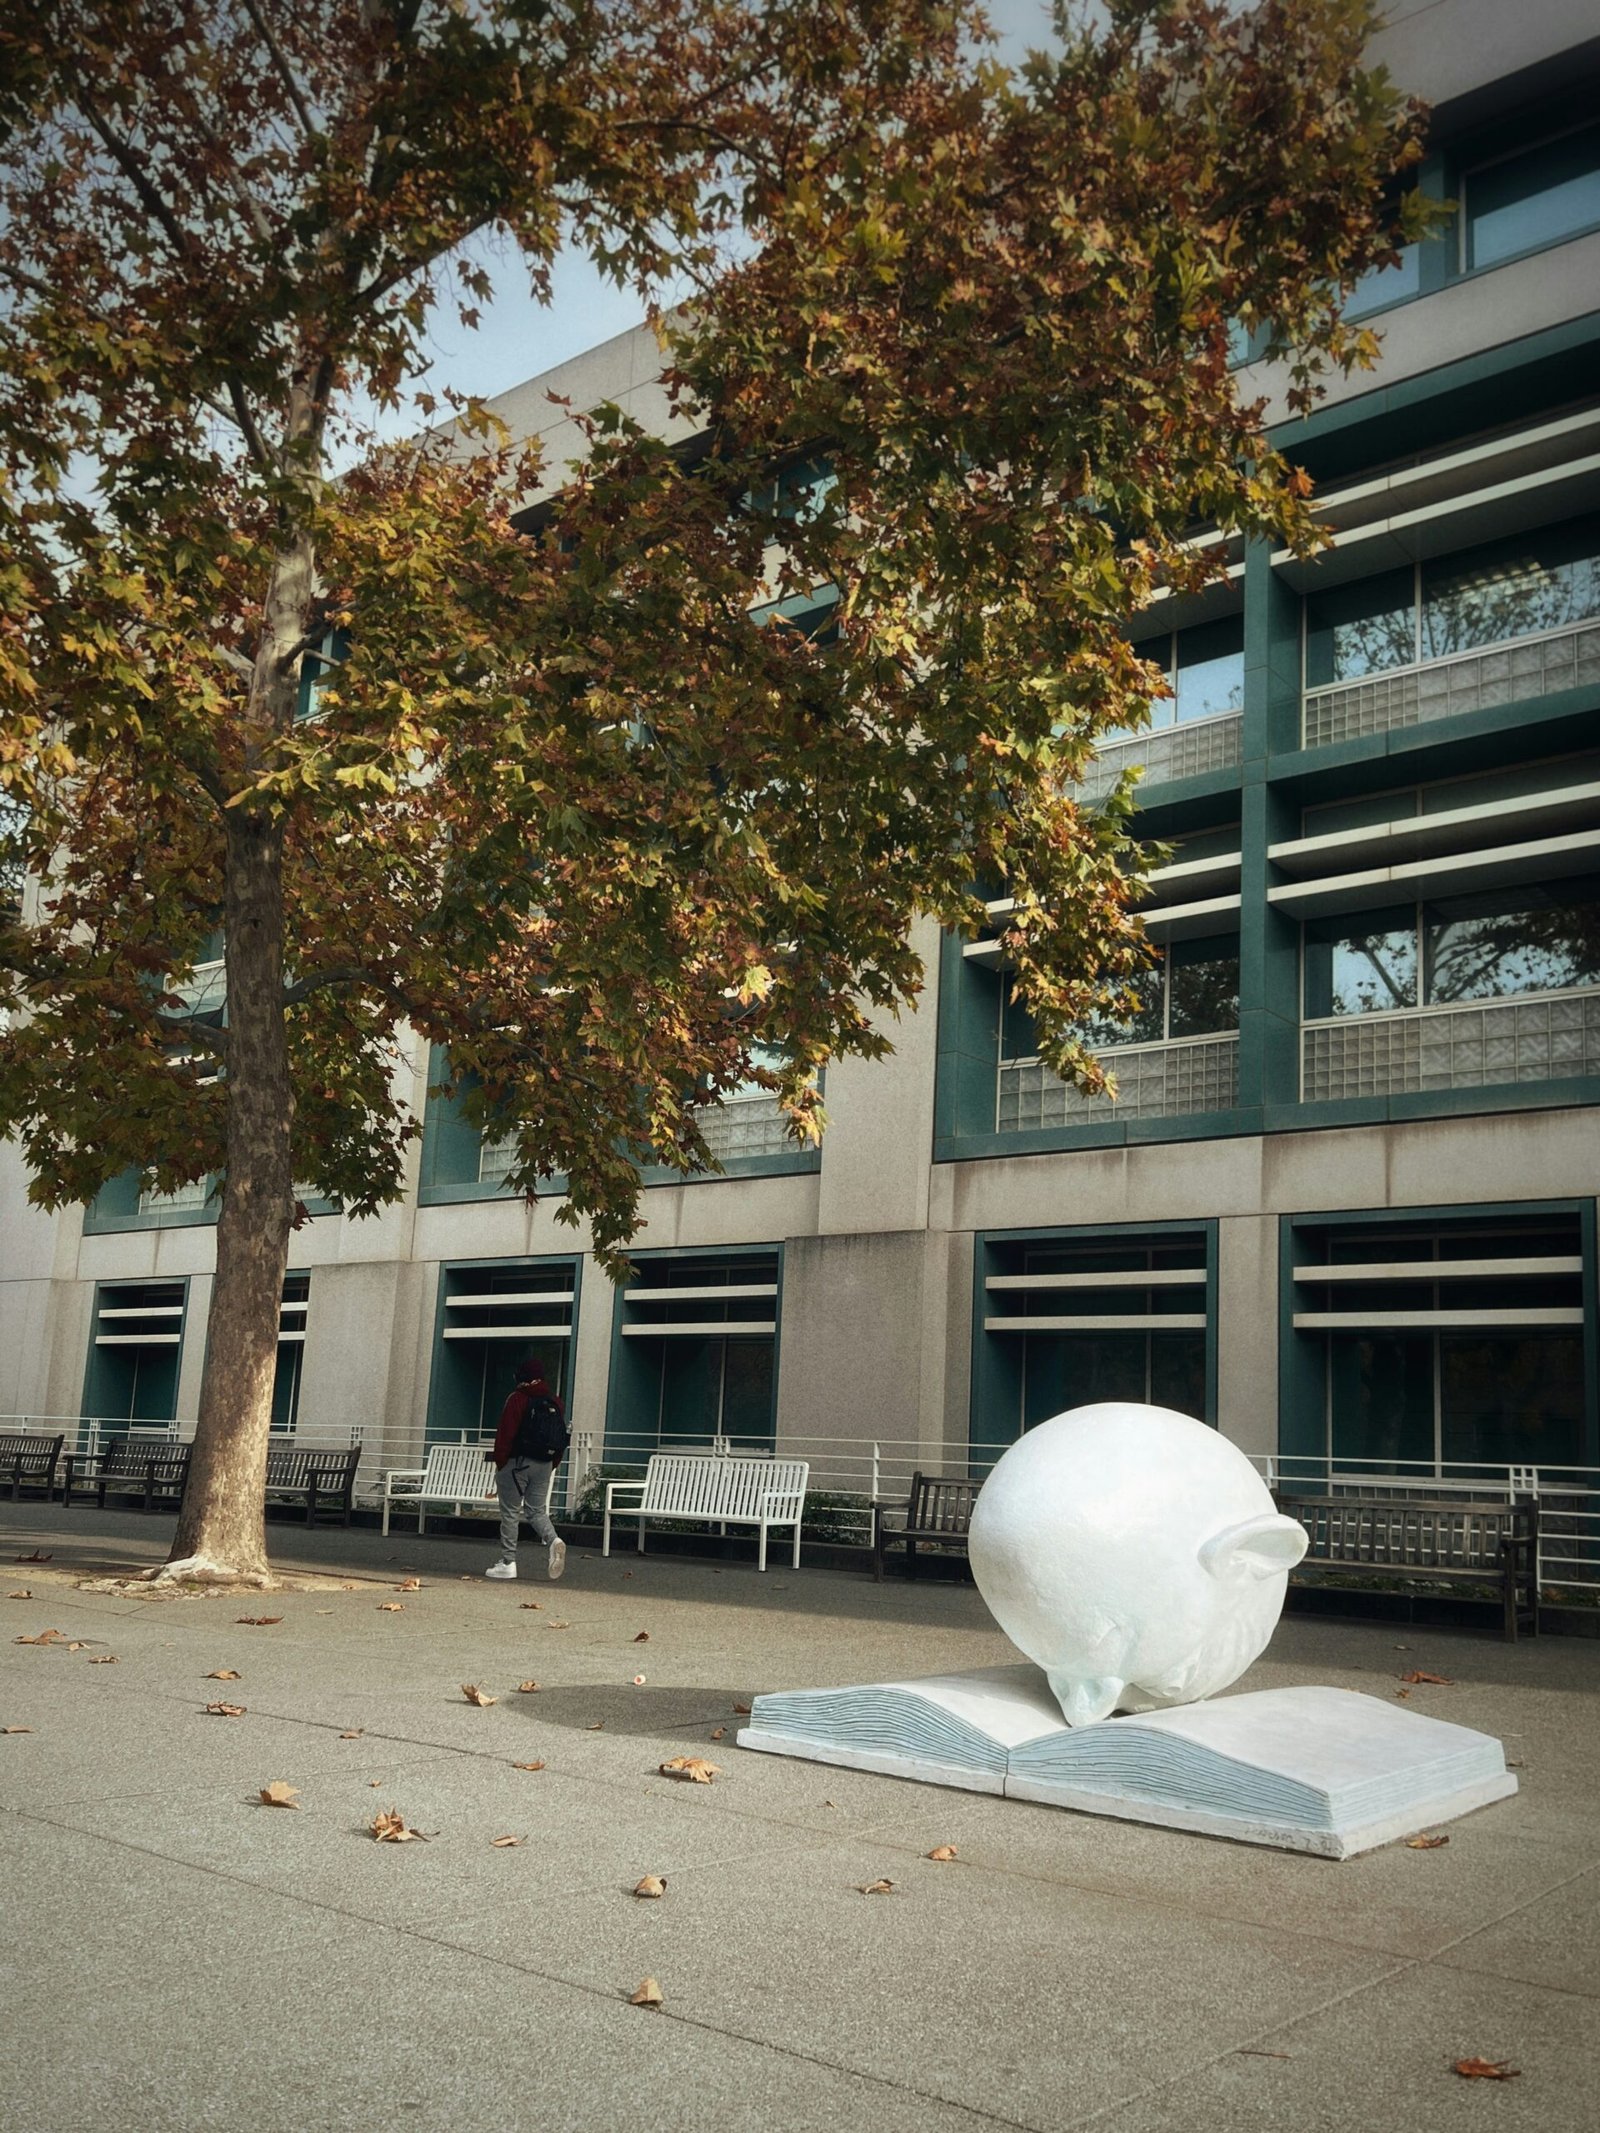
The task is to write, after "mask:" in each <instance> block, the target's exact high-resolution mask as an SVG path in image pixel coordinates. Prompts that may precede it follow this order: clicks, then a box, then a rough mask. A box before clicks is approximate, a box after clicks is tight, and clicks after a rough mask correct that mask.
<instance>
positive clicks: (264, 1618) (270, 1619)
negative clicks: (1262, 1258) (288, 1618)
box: [235, 1615, 283, 1629]
mask: <svg viewBox="0 0 1600 2133" xmlns="http://www.w3.org/2000/svg"><path fill="white" fill-rule="evenodd" d="M235 1620H236V1621H239V1622H242V1623H243V1624H244V1626H245V1628H246V1629H271V1627H272V1625H273V1624H274V1623H275V1622H281V1621H282V1620H283V1617H282V1615H238V1616H236V1617H235Z"/></svg>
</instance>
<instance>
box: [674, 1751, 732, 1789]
mask: <svg viewBox="0 0 1600 2133" xmlns="http://www.w3.org/2000/svg"><path fill="white" fill-rule="evenodd" d="M660 1768H661V1775H662V1776H663V1777H669V1778H679V1779H682V1780H684V1781H686V1782H687V1783H688V1784H691V1785H709V1784H710V1783H711V1781H712V1779H713V1778H716V1777H720V1776H721V1775H722V1770H721V1766H720V1765H719V1764H717V1763H708V1762H705V1761H703V1760H702V1759H701V1757H699V1756H698V1755H675V1756H674V1757H673V1758H672V1760H671V1762H670V1763H663V1764H662V1765H661V1766H660Z"/></svg>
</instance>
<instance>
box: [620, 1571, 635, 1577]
mask: <svg viewBox="0 0 1600 2133" xmlns="http://www.w3.org/2000/svg"><path fill="white" fill-rule="evenodd" d="M622 1575H623V1576H624V1577H625V1578H631V1577H632V1576H633V1572H632V1571H631V1570H624V1571H623V1573H622Z"/></svg>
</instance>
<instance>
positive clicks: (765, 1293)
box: [606, 1251, 779, 1457]
mask: <svg viewBox="0 0 1600 2133" xmlns="http://www.w3.org/2000/svg"><path fill="white" fill-rule="evenodd" d="M778 1271H779V1257H778V1254H777V1252H776V1251H756V1252H738V1253H707V1252H692V1253H685V1254H684V1255H683V1256H682V1257H672V1258H660V1259H652V1258H649V1257H648V1256H646V1255H644V1254H641V1255H640V1256H639V1258H638V1259H637V1261H636V1263H635V1272H634V1276H633V1279H632V1280H631V1281H630V1282H629V1283H628V1286H627V1287H626V1288H625V1289H623V1290H621V1291H620V1292H619V1295H618V1300H617V1310H618V1320H619V1322H618V1329H617V1330H618V1336H619V1338H618V1342H617V1353H616V1358H615V1362H614V1366H613V1370H612V1384H611V1411H610V1416H609V1419H608V1422H607V1432H606V1449H607V1454H608V1456H612V1455H620V1456H624V1457H625V1456H628V1455H629V1453H630V1452H632V1451H635V1450H648V1449H651V1448H653V1447H655V1446H658V1445H661V1446H671V1445H673V1444H681V1445H688V1444H702V1445H703V1444H708V1443H710V1442H711V1441H712V1439H714V1438H717V1437H727V1438H731V1439H732V1440H733V1441H734V1442H735V1443H736V1444H738V1445H740V1446H742V1447H745V1448H752V1449H760V1448H765V1447H768V1446H770V1445H771V1442H772V1433H773V1426H774V1415H775V1400H776V1393H777V1360H778V1342H777V1334H778Z"/></svg>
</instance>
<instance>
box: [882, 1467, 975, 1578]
mask: <svg viewBox="0 0 1600 2133" xmlns="http://www.w3.org/2000/svg"><path fill="white" fill-rule="evenodd" d="M981 1487H982V1483H981V1482H976V1481H968V1480H966V1479H964V1478H960V1479H958V1478H956V1477H954V1476H950V1475H944V1474H924V1473H922V1472H920V1471H919V1472H917V1473H915V1474H913V1475H912V1477H911V1494H910V1496H909V1497H908V1498H907V1499H906V1502H905V1504H904V1506H903V1507H902V1506H901V1505H900V1504H899V1503H898V1502H896V1503H892V1504H890V1503H882V1502H877V1503H874V1504H873V1506H872V1574H873V1576H874V1577H875V1578H879V1579H881V1578H882V1576H883V1559H884V1553H885V1551H886V1550H887V1549H889V1548H893V1547H896V1546H901V1545H903V1546H904V1548H905V1551H906V1576H907V1577H908V1578H914V1577H915V1576H916V1574H917V1549H918V1547H919V1546H921V1545H927V1546H936V1547H937V1548H938V1549H939V1550H940V1552H941V1554H945V1555H956V1556H959V1557H960V1558H961V1560H962V1561H963V1562H964V1561H965V1560H966V1554H967V1528H968V1526H969V1525H970V1524H971V1523H972V1506H973V1505H974V1504H975V1503H976V1502H977V1500H978V1490H979V1489H980V1488H981ZM893 1511H900V1513H901V1517H900V1520H899V1522H898V1523H897V1524H895V1525H890V1524H888V1523H887V1521H886V1519H885V1516H884V1514H885V1512H893Z"/></svg>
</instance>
